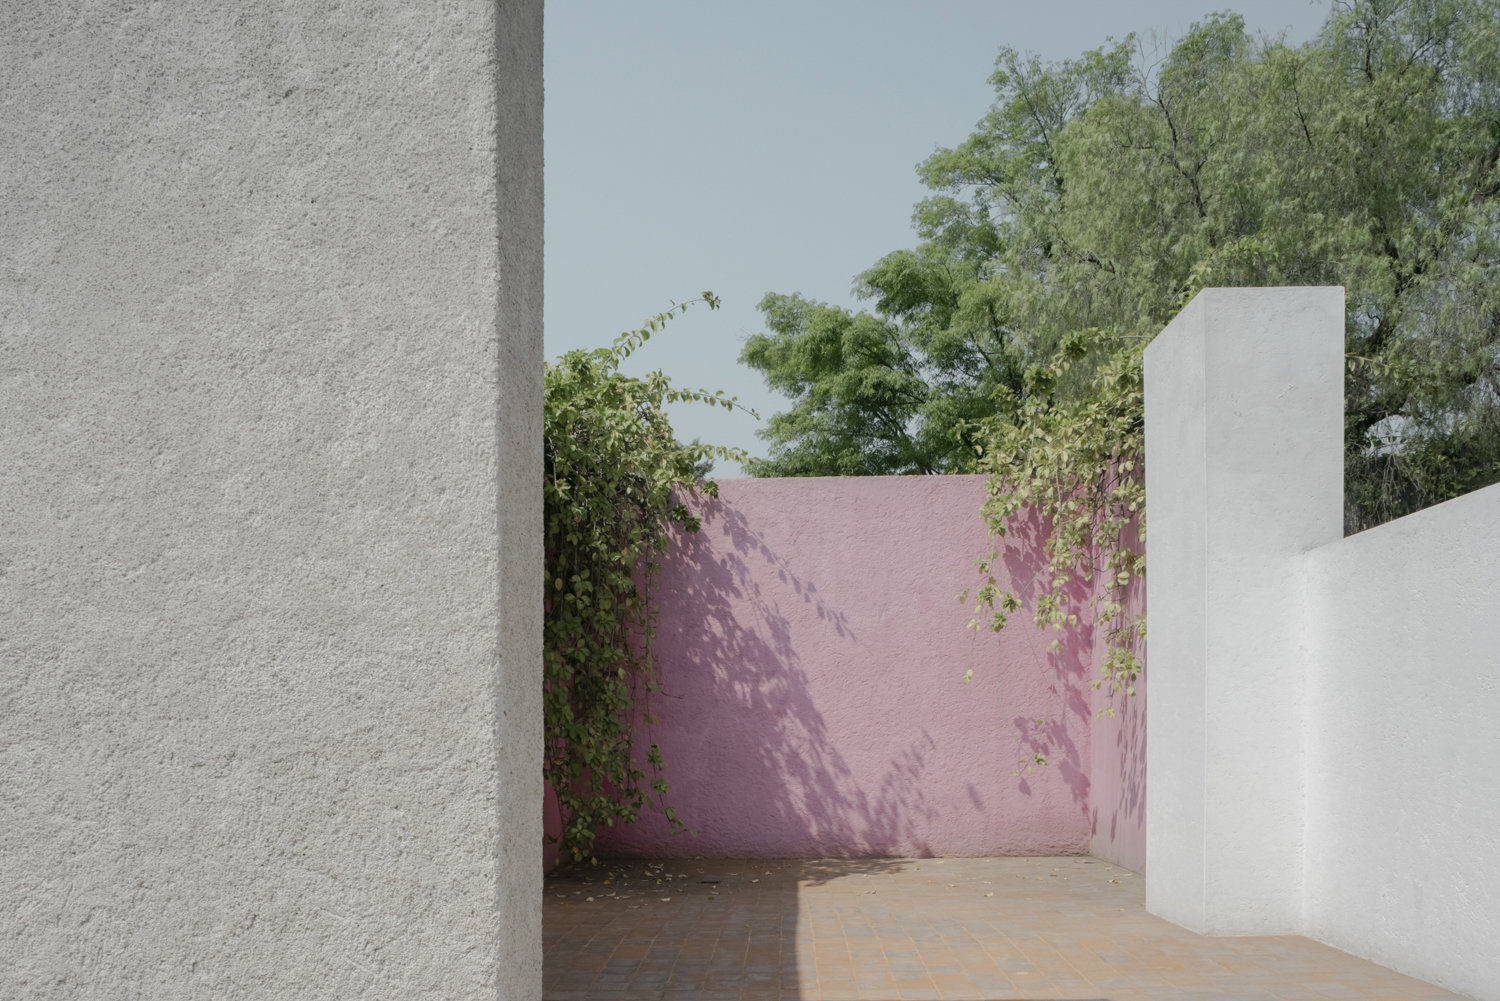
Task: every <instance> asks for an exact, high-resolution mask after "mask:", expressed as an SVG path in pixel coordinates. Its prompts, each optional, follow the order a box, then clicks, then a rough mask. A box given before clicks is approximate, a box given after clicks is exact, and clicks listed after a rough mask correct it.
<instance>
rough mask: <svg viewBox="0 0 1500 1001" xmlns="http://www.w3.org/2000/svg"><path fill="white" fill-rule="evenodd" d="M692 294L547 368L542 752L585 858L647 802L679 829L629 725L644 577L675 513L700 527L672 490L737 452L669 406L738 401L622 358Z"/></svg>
mask: <svg viewBox="0 0 1500 1001" xmlns="http://www.w3.org/2000/svg"><path fill="white" fill-rule="evenodd" d="M700 302H701V303H704V304H706V305H707V306H708V308H709V309H716V308H718V305H719V300H718V299H717V298H716V297H715V296H714V295H713V293H711V292H705V293H703V296H702V298H700V299H695V300H692V301H691V302H688V303H680V304H678V303H674V304H673V305H672V307H671V308H670V309H668V310H667V311H666V312H665V313H661V314H659V315H657V316H655V317H653V318H652V319H650V320H648V321H647V322H646V324H645V325H644V326H643V327H642V328H641V329H639V330H633V331H628V332H626V333H623V334H621V335H620V336H619V337H618V338H616V339H615V342H614V344H613V345H612V346H610V347H608V348H598V349H595V350H592V351H582V350H579V351H570V352H568V353H567V354H565V355H563V356H562V357H560V358H558V359H557V360H556V361H555V362H553V363H551V364H549V365H548V366H547V369H546V376H545V434H546V437H545V445H544V449H545V483H544V500H543V509H544V520H545V549H546V572H547V580H546V585H545V587H546V590H545V594H546V615H545V624H544V632H543V657H544V665H545V666H544V670H545V692H544V706H545V709H544V720H545V735H546V746H545V750H544V755H543V762H544V773H545V777H546V780H547V782H548V783H549V784H550V785H551V787H552V789H553V791H554V792H555V793H556V796H557V800H558V805H559V808H560V810H561V813H562V817H563V830H562V835H561V839H560V840H561V842H562V850H563V851H564V853H566V854H568V855H570V856H571V857H572V858H574V859H583V858H591V857H592V854H593V843H594V837H595V833H596V832H597V831H599V830H600V829H602V828H604V827H607V826H609V825H611V824H613V823H614V822H615V821H622V822H625V823H631V822H633V821H635V820H636V818H637V817H638V816H639V814H640V811H641V810H642V809H643V808H645V807H646V805H647V803H648V802H651V803H654V804H655V805H656V807H657V808H658V809H660V810H661V811H662V812H663V813H664V814H665V816H666V818H667V820H668V822H669V823H670V824H671V825H672V827H673V829H674V830H681V829H682V826H683V825H682V822H681V820H679V819H678V817H677V815H676V813H675V812H674V811H673V809H672V808H671V807H670V806H667V805H666V803H665V799H664V797H665V794H666V791H667V783H666V780H665V779H663V778H662V776H661V767H662V759H661V751H660V749H659V748H658V747H657V745H656V744H654V743H652V744H651V745H650V747H649V748H648V749H647V750H646V752H645V753H644V755H642V754H640V753H639V752H638V749H637V748H636V747H635V746H634V743H635V742H634V739H633V738H634V734H635V724H636V720H637V716H638V709H639V707H640V705H641V701H642V699H643V697H644V696H645V695H646V694H647V693H649V692H651V691H653V690H656V681H655V675H654V672H653V671H652V661H651V648H652V640H653V638H654V635H655V625H656V617H655V613H654V611H653V609H652V605H651V597H650V588H651V581H652V578H653V577H654V576H655V574H656V572H657V570H658V568H659V564H658V562H657V556H658V554H660V553H661V552H662V551H663V550H665V548H666V546H667V543H668V540H669V538H670V535H671V530H672V527H673V526H674V525H676V526H681V528H682V529H684V530H686V531H690V532H692V531H697V530H698V527H699V525H698V519H697V518H696V517H695V516H694V515H693V514H692V513H691V512H690V511H689V509H688V508H687V506H686V505H685V504H683V503H682V502H681V500H680V495H681V493H682V492H684V491H701V492H703V493H706V494H708V495H710V496H717V493H718V489H717V486H716V485H715V484H714V483H713V481H711V480H701V479H700V477H699V475H698V473H699V470H700V469H701V468H702V467H703V466H704V465H706V463H707V460H711V459H714V458H722V459H733V460H743V458H744V456H743V455H742V454H741V453H740V452H739V450H737V449H728V448H721V447H718V446H713V445H701V444H697V443H696V442H695V443H693V444H690V445H684V444H681V443H680V442H678V441H677V439H676V438H675V437H674V436H673V433H672V427H671V425H670V423H669V422H668V420H667V415H666V412H665V409H664V408H665V405H666V404H668V403H677V402H681V401H696V402H701V403H707V404H711V405H716V406H723V407H728V408H733V407H735V406H736V405H737V402H736V400H735V399H734V398H732V397H728V396H725V395H724V394H723V393H720V392H713V393H711V392H707V391H704V390H693V389H677V388H674V387H673V386H672V385H671V382H670V381H669V380H668V378H667V377H666V376H665V375H663V374H662V373H661V372H659V371H657V372H652V373H651V374H650V375H647V376H645V377H643V378H634V377H631V376H627V375H624V374H623V373H621V371H620V363H621V362H623V361H624V360H625V359H626V358H628V357H629V356H630V355H631V354H632V353H633V352H634V351H636V350H637V349H638V348H639V347H641V345H643V344H644V343H645V342H646V341H647V340H648V339H649V338H650V337H651V336H652V335H653V334H655V333H657V332H658V331H660V330H661V328H662V327H663V325H665V324H666V323H667V322H668V321H670V320H671V319H672V318H674V317H676V316H678V315H680V314H681V313H683V312H684V311H685V310H686V309H687V308H688V307H689V306H690V305H693V304H694V303H700ZM644 722H645V723H646V724H647V725H648V726H649V725H650V723H651V719H650V718H649V716H646V717H645V718H644Z"/></svg>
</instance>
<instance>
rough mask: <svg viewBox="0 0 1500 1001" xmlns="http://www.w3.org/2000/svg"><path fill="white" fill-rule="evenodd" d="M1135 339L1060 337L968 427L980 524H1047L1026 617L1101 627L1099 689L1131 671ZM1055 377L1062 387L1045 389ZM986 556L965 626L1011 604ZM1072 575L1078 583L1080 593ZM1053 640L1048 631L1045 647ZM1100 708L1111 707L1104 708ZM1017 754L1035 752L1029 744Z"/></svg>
mask: <svg viewBox="0 0 1500 1001" xmlns="http://www.w3.org/2000/svg"><path fill="white" fill-rule="evenodd" d="M1145 343H1146V342H1145V339H1144V338H1130V337H1123V336H1121V335H1118V334H1115V333H1112V332H1108V331H1100V330H1089V331H1083V332H1079V333H1074V334H1071V335H1069V336H1067V337H1065V338H1063V340H1062V342H1061V345H1060V346H1059V349H1058V351H1057V352H1056V353H1055V354H1054V355H1053V356H1052V358H1051V359H1050V360H1049V362H1048V363H1047V364H1045V365H1039V366H1036V367H1034V368H1032V369H1031V370H1030V371H1029V372H1028V373H1027V374H1026V378H1025V391H1024V393H1023V394H1021V395H1020V396H1019V398H1018V399H1017V400H1016V401H1014V402H1013V403H1012V404H1011V408H1010V410H1009V412H1006V413H1001V414H998V415H997V416H995V417H993V418H990V419H988V420H986V421H984V422H982V423H981V425H980V428H979V430H980V434H979V440H980V441H982V442H983V445H982V447H981V449H980V457H979V469H980V471H981V472H985V473H988V474H989V476H990V481H989V484H988V488H987V490H988V499H987V500H986V502H985V505H984V517H985V521H986V522H987V523H988V525H989V528H990V531H991V533H992V534H994V535H997V536H1000V537H1004V536H1005V535H1006V533H1007V531H1008V530H1010V529H1011V528H1013V527H1014V526H1015V525H1016V524H1017V522H1018V519H1021V518H1023V517H1028V516H1031V515H1037V516H1040V517H1041V518H1043V519H1044V520H1045V521H1046V522H1047V523H1048V525H1049V526H1050V531H1049V532H1048V533H1047V535H1046V543H1045V549H1044V552H1045V554H1046V558H1047V566H1046V589H1045V590H1044V591H1043V592H1042V593H1041V594H1040V595H1038V596H1037V598H1036V600H1035V605H1034V608H1033V621H1034V622H1035V624H1036V625H1037V627H1038V628H1043V627H1046V628H1050V629H1052V630H1054V631H1057V632H1061V631H1062V630H1063V629H1064V628H1065V627H1068V626H1075V625H1078V623H1079V622H1080V619H1082V620H1083V621H1084V622H1089V621H1092V622H1093V624H1094V625H1095V628H1098V629H1101V630H1102V631H1103V635H1104V640H1105V644H1106V648H1105V656H1104V658H1103V660H1102V662H1101V665H1100V676H1099V677H1098V678H1096V679H1094V682H1093V685H1094V687H1095V688H1096V689H1097V688H1101V687H1102V688H1104V689H1105V690H1106V691H1107V693H1108V694H1109V695H1111V696H1113V695H1115V694H1116V693H1119V692H1123V693H1124V694H1125V695H1126V696H1132V695H1134V694H1135V682H1136V679H1137V678H1139V677H1140V674H1141V671H1142V665H1141V662H1140V659H1139V658H1138V657H1137V656H1136V654H1135V648H1136V641H1137V640H1138V639H1141V638H1144V637H1145V635H1146V619H1145V616H1144V614H1139V613H1134V612H1132V611H1131V609H1130V605H1129V603H1128V601H1127V597H1128V595H1127V589H1128V588H1129V587H1130V585H1131V582H1132V581H1133V580H1135V578H1137V577H1140V576H1142V575H1143V574H1144V573H1145V572H1146V555H1145V529H1144V524H1143V521H1142V515H1143V514H1144V511H1145V504H1146V490H1145V480H1144V475H1143V474H1144V471H1145V468H1144V456H1145V398H1144V395H1143V389H1144V379H1143V375H1142V368H1141V357H1142V352H1143V350H1144V346H1145ZM1063 385H1066V386H1067V387H1068V389H1069V391H1068V392H1067V393H1058V392H1056V390H1057V389H1058V388H1059V386H1063ZM998 556H999V553H998V550H997V551H993V552H990V553H988V554H986V555H985V556H983V557H981V558H980V559H979V560H977V561H976V564H975V565H976V566H977V567H978V569H979V572H980V574H981V577H982V581H983V583H982V584H981V586H980V587H979V588H978V591H977V598H978V603H977V604H976V605H975V608H974V618H973V620H972V621H971V623H970V625H971V626H972V627H973V628H975V629H979V628H989V629H991V630H994V631H996V632H998V631H1000V630H1001V629H1003V628H1005V626H1006V624H1007V623H1008V622H1009V619H1010V615H1011V614H1012V613H1014V612H1016V611H1019V610H1020V608H1021V599H1020V597H1019V596H1018V595H1016V594H1015V593H1014V592H1013V591H1009V590H1005V589H1003V588H1001V587H1000V584H999V582H998V580H997V578H996V576H995V574H994V562H995V560H996V559H997V558H998ZM1079 583H1081V584H1085V585H1088V588H1087V594H1088V597H1087V598H1082V597H1080V592H1079V589H1078V588H1077V587H1076V586H1075V584H1079ZM966 597H967V592H966V593H965V598H966ZM1060 643H1061V640H1054V641H1053V649H1058V648H1059V646H1060ZM970 676H972V672H970ZM965 680H968V678H967V677H966V679H965ZM1102 712H1103V713H1105V714H1108V715H1114V709H1113V707H1106V708H1105V709H1104V710H1102ZM1029 763H1030V764H1046V759H1045V758H1044V757H1042V756H1041V755H1040V754H1037V755H1034V756H1033V760H1032V761H1031V762H1029Z"/></svg>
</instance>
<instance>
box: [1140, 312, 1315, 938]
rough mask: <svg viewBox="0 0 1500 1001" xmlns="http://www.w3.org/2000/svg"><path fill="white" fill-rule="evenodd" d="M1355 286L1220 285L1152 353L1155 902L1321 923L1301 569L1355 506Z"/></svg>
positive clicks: (1203, 922) (1241, 929)
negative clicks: (1350, 348)
mask: <svg viewBox="0 0 1500 1001" xmlns="http://www.w3.org/2000/svg"><path fill="white" fill-rule="evenodd" d="M1342 332H1343V290H1342V289H1338V288H1301V289H1207V290H1205V291H1203V292H1202V293H1200V294H1199V295H1198V296H1197V297H1196V298H1195V299H1194V300H1193V301H1192V303H1190V304H1189V305H1188V307H1187V308H1186V309H1184V310H1183V311H1182V313H1181V314H1179V315H1178V317H1177V318H1176V319H1175V320H1173V321H1172V323H1171V324H1170V325H1169V326H1168V327H1167V328H1166V329H1165V330H1163V331H1162V333H1161V334H1160V335H1159V336H1158V337H1157V338H1156V339H1155V340H1154V341H1152V343H1151V346H1150V347H1149V348H1148V349H1147V352H1146V490H1147V497H1148V500H1147V506H1146V517H1147V536H1146V538H1147V547H1148V548H1147V559H1148V562H1149V564H1150V573H1149V574H1148V576H1147V578H1146V587H1147V604H1148V607H1149V608H1150V615H1151V623H1150V630H1151V635H1150V641H1149V642H1150V651H1149V656H1150V674H1151V697H1150V701H1149V702H1148V704H1147V720H1148V725H1147V730H1148V732H1149V734H1150V737H1149V740H1148V743H1147V773H1148V776H1149V783H1150V789H1151V793H1150V796H1149V797H1148V798H1147V803H1146V818H1147V820H1146V877H1147V881H1146V906H1147V907H1148V908H1149V909H1150V910H1151V911H1152V912H1153V913H1156V914H1160V915H1162V916H1163V917H1166V918H1169V919H1171V920H1172V921H1175V922H1177V923H1178V924H1181V925H1184V926H1186V927H1188V928H1192V929H1194V930H1196V931H1200V932H1204V933H1210V934H1282V933H1288V932H1293V931H1295V930H1296V929H1297V928H1298V927H1299V926H1300V924H1301V911H1302V907H1301V895H1302V847H1303V846H1302V831H1303V787H1302V761H1303V757H1304V748H1303V744H1302V718H1303V705H1302V699H1301V693H1302V690H1303V682H1304V671H1305V654H1304V651H1303V649H1302V634H1301V623H1302V602H1303V598H1302V594H1301V587H1300V583H1299V580H1300V573H1301V564H1300V560H1301V555H1302V554H1303V553H1304V552H1305V551H1306V550H1308V549H1309V548H1311V547H1313V546H1316V545H1319V544H1322V543H1325V542H1328V541H1330V540H1332V539H1337V538H1338V537H1339V536H1340V533H1341V532H1342V510H1343V466H1342V456H1343V438H1342V431H1343V422H1342V420H1341V414H1342V407H1343V367H1342V356H1343V340H1342Z"/></svg>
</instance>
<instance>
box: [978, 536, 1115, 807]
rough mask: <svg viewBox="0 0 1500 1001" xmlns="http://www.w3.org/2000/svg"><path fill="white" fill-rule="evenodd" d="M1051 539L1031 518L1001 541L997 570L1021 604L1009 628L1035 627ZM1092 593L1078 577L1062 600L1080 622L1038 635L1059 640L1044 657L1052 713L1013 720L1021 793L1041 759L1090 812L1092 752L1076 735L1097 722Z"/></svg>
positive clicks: (1044, 588)
mask: <svg viewBox="0 0 1500 1001" xmlns="http://www.w3.org/2000/svg"><path fill="white" fill-rule="evenodd" d="M1050 534H1051V526H1050V524H1049V523H1048V522H1047V520H1046V519H1045V518H1042V517H1040V516H1039V515H1036V514H1029V515H1027V516H1026V517H1023V518H1018V519H1015V520H1013V521H1012V522H1011V523H1010V526H1009V529H1008V531H1007V533H1006V535H1005V537H1004V538H1003V539H1000V540H997V541H998V543H999V561H998V563H999V566H1003V567H1004V570H1005V575H1006V576H1007V577H1008V579H1009V588H1010V590H1012V591H1013V592H1014V593H1015V594H1016V595H1017V597H1019V598H1020V599H1021V608H1020V609H1019V610H1018V611H1016V612H1014V613H1013V614H1012V615H1011V620H1010V621H1011V624H1010V625H1009V626H1007V627H1006V628H1008V629H1011V628H1019V629H1029V628H1031V620H1032V617H1033V615H1034V614H1035V608H1036V602H1037V599H1038V598H1039V597H1041V596H1043V595H1045V594H1046V593H1047V591H1048V583H1049V581H1048V577H1047V573H1046V566H1045V562H1044V561H1045V556H1044V554H1045V547H1046V542H1047V539H1048V537H1049V536H1050ZM1091 593H1092V586H1091V584H1090V582H1089V581H1087V580H1083V579H1079V578H1075V579H1074V580H1073V581H1072V582H1070V583H1069V584H1068V586H1067V587H1066V588H1065V590H1064V600H1065V602H1066V603H1067V604H1068V606H1069V607H1071V608H1073V609H1076V610H1077V611H1078V620H1077V621H1076V622H1070V623H1067V624H1064V625H1063V626H1062V628H1061V629H1056V630H1051V629H1049V630H1046V631H1045V632H1042V633H1039V634H1038V635H1039V636H1040V637H1043V638H1044V639H1045V642H1046V643H1048V644H1051V643H1052V642H1053V641H1054V640H1055V641H1056V647H1055V648H1053V649H1049V650H1047V651H1046V653H1045V656H1046V663H1047V670H1048V673H1049V674H1050V679H1049V686H1050V689H1051V699H1050V702H1051V709H1050V712H1048V713H1047V714H1045V715H1031V716H1020V715H1017V716H1014V717H1012V719H1011V725H1012V726H1013V727H1014V728H1015V736H1016V749H1017V763H1018V770H1019V771H1020V773H1021V774H1020V776H1019V778H1018V784H1019V787H1020V788H1021V791H1022V792H1026V793H1028V794H1029V791H1030V790H1029V783H1027V781H1026V775H1027V773H1028V763H1034V762H1035V761H1036V760H1037V758H1042V759H1045V761H1046V764H1045V765H1033V766H1034V767H1044V768H1054V769H1056V770H1057V772H1058V774H1059V775H1061V776H1062V779H1063V781H1064V782H1065V783H1066V784H1067V786H1068V789H1069V791H1070V792H1071V793H1072V796H1073V800H1074V802H1075V803H1076V804H1078V806H1079V808H1080V809H1084V810H1087V809H1088V804H1089V792H1090V780H1089V771H1090V762H1089V761H1088V755H1089V749H1088V747H1087V746H1084V747H1080V746H1079V742H1078V740H1077V739H1076V737H1075V734H1081V735H1082V736H1083V737H1084V740H1085V742H1086V741H1087V740H1088V737H1089V735H1090V725H1091V723H1092V720H1093V709H1092V707H1091V705H1090V699H1089V682H1090V678H1089V674H1090V671H1091V669H1092V663H1093V643H1094V629H1093V623H1092V618H1091V616H1089V615H1087V614H1086V612H1087V603H1088V599H1089V596H1090V594H1091Z"/></svg>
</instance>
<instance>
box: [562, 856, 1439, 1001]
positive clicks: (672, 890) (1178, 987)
mask: <svg viewBox="0 0 1500 1001" xmlns="http://www.w3.org/2000/svg"><path fill="white" fill-rule="evenodd" d="M546 893H547V896H546V904H545V908H544V911H545V918H544V922H543V942H544V949H545V981H544V990H543V995H544V997H545V998H546V999H547V1001H641V999H648V998H650V999H662V1001H781V999H786V1001H792V999H809V1001H812V999H826V1001H907V999H909V1001H924V999H932V1001H947V999H953V1001H984V999H1001V998H1012V999H1022V998H1025V999H1031V998H1069V999H1092V998H1100V999H1109V1001H1157V999H1194V1001H1200V999H1201V1001H1211V999H1247V1001H1248V999H1282V1001H1320V999H1325V998H1375V999H1379V1001H1398V999H1402V1001H1406V999H1410V1001H1437V999H1449V998H1457V997H1458V995H1455V994H1450V993H1448V992H1447V991H1443V990H1439V989H1438V988H1436V987H1433V986H1431V985H1429V984H1424V983H1422V982H1420V981H1417V980H1412V979H1411V978H1409V977H1404V976H1401V975H1400V974H1398V973H1393V972H1391V971H1390V970H1387V969H1385V968H1383V967H1380V966H1376V965H1374V964H1373V963H1368V962H1365V961H1364V960H1360V959H1355V958H1354V957H1353V956H1349V955H1347V954H1345V953H1342V952H1339V951H1337V950H1336V949H1330V948H1328V947H1326V946H1322V945H1318V944H1317V943H1314V942H1311V941H1309V940H1307V939H1303V938H1295V937H1282V938H1203V937H1201V936H1198V935H1194V934H1192V933H1191V932H1188V931H1184V930H1183V929H1181V928H1178V927H1177V926H1176V925H1173V924H1170V923H1168V922H1166V921H1163V920H1161V919H1159V918H1154V917H1152V916H1151V915H1149V914H1147V913H1146V911H1145V908H1144V907H1143V906H1142V900H1143V899H1144V886H1143V882H1142V880H1141V878H1140V877H1139V876H1136V875H1135V874H1133V873H1130V872H1127V871H1125V870H1123V869H1120V868H1118V867H1112V866H1110V865H1109V864H1107V863H1105V862H1100V861H1098V860H1096V859H1087V858H1032V859H1012V858H1004V859H918V860H855V861H781V860H777V861H768V860H764V859H761V860H752V861H668V862H617V863H602V864H601V865H600V867H599V868H597V869H587V868H584V869H574V870H572V871H565V872H562V873H559V874H555V875H553V876H550V877H548V879H547V887H546Z"/></svg>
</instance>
